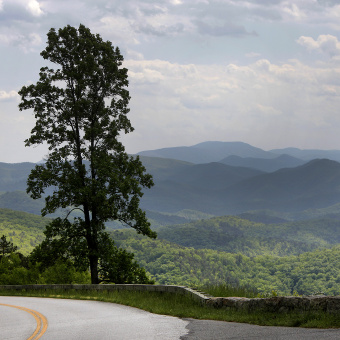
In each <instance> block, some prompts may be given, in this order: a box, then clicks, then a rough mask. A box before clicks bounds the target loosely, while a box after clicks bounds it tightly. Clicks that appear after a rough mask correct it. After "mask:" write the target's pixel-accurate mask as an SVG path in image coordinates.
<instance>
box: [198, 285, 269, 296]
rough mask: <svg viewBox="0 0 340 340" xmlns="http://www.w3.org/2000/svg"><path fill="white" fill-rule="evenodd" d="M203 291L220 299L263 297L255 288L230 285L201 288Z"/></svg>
mask: <svg viewBox="0 0 340 340" xmlns="http://www.w3.org/2000/svg"><path fill="white" fill-rule="evenodd" d="M199 289H200V290H201V291H203V292H205V293H208V294H210V295H212V296H215V297H217V296H219V297H230V296H233V297H247V298H256V297H262V296H260V294H259V293H258V291H257V290H256V289H255V288H252V287H242V286H233V285H230V284H215V285H213V284H209V285H205V286H202V287H200V288H199Z"/></svg>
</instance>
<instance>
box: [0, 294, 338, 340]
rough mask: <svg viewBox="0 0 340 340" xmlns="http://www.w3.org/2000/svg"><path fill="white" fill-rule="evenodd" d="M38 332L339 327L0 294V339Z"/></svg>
mask: <svg viewBox="0 0 340 340" xmlns="http://www.w3.org/2000/svg"><path fill="white" fill-rule="evenodd" d="M8 305H10V306H8ZM15 306H16V307H15ZM17 307H23V308H24V309H19V308H17ZM44 317H46V319H44ZM47 323H48V325H47ZM46 326H47V327H46ZM44 327H45V328H44ZM34 332H36V334H35V336H34V337H33V334H34ZM40 336H41V339H50V340H55V339H58V340H59V339H70V340H73V339H74V340H79V339H82V340H94V339H101V340H105V339H115V340H127V339H128V340H134V339H135V340H153V339H157V340H172V339H173V340H180V339H181V340H222V339H223V340H224V339H238V340H241V339H261V340H262V339H278V340H286V339H289V340H300V339H301V340H303V339H318V340H319V339H329V340H333V339H337V340H338V339H340V330H332V329H330V330H316V329H303V328H286V327H261V326H254V325H248V324H240V323H233V322H220V321H206V320H193V319H179V318H174V317H169V316H163V315H156V314H151V313H148V312H145V311H142V310H139V309H136V308H131V307H126V306H122V305H117V304H113V303H107V302H99V301H78V300H62V299H48V298H46V299H41V298H30V297H7V296H0V338H1V340H9V339H11V340H20V339H32V340H33V339H35V340H36V339H39V338H40Z"/></svg>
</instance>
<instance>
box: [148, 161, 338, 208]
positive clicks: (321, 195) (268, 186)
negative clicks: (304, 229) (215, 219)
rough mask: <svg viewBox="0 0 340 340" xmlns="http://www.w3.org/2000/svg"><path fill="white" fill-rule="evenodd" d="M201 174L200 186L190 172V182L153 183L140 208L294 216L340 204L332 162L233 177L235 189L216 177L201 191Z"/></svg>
mask: <svg viewBox="0 0 340 340" xmlns="http://www.w3.org/2000/svg"><path fill="white" fill-rule="evenodd" d="M212 164H214V163H212ZM200 166H202V165H200ZM196 167H198V166H196ZM193 169H195V168H194V167H193ZM197 169H199V168H197ZM197 169H195V170H197ZM235 169H240V168H235ZM241 169H242V168H241ZM242 170H243V169H242ZM236 171H237V170H236ZM239 171H240V170H239ZM226 173H228V174H229V172H226ZM203 174H204V172H201V175H202V177H200V181H201V182H202V183H201V184H200V185H198V184H199V181H197V180H196V179H197V178H198V176H197V175H196V174H194V172H193V176H192V178H190V176H187V177H186V176H183V175H182V176H179V177H178V178H177V179H176V178H175V177H173V178H171V180H167V181H160V182H159V183H156V185H155V187H153V188H152V189H150V190H147V191H146V192H145V195H144V197H143V199H142V206H143V207H144V208H146V209H149V210H156V211H163V212H166V211H167V212H175V211H177V210H181V209H193V210H200V211H203V212H206V213H211V214H215V215H224V214H235V213H242V212H245V211H248V210H260V209H271V210H276V211H283V212H285V211H287V212H289V211H291V212H297V211H302V210H306V209H310V208H313V209H316V208H317V209H320V208H325V207H328V206H331V205H333V204H336V203H338V202H340V186H339V183H340V164H339V163H337V162H335V161H330V160H325V159H323V160H314V161H311V162H309V163H307V164H304V165H302V166H299V167H296V168H291V169H288V168H287V169H281V170H278V171H276V172H273V173H266V174H259V175H255V176H252V177H249V178H246V179H243V180H240V179H239V178H237V177H234V180H235V181H236V183H234V184H232V180H231V177H230V178H229V182H228V181H227V180H226V181H225V182H223V181H222V180H221V179H220V178H217V177H216V182H215V183H214V181H213V176H209V175H208V176H207V177H206V178H207V180H208V181H210V183H211V184H210V185H207V186H205V184H204V180H203V178H204V176H203ZM228 176H230V175H228ZM228 176H227V175H226V177H228ZM228 184H229V186H228Z"/></svg>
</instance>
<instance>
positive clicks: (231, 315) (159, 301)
mask: <svg viewBox="0 0 340 340" xmlns="http://www.w3.org/2000/svg"><path fill="white" fill-rule="evenodd" d="M0 295H11V296H17V295H19V296H37V297H49V298H62V299H79V300H96V301H105V302H111V303H118V304H123V305H126V306H131V307H136V308H140V309H143V310H146V311H149V312H151V313H155V314H162V315H171V316H176V317H180V318H194V319H201V320H203V319H204V320H220V321H229V322H242V323H249V324H256V325H262V326H286V327H310V328H340V318H339V316H338V315H332V314H325V313H322V312H308V313H297V312H294V313H263V312H253V313H247V312H241V311H230V310H228V311H227V310H225V309H216V308H213V307H208V306H202V305H201V304H200V303H199V302H197V301H194V300H193V299H192V298H190V297H188V296H183V295H179V294H171V293H158V292H132V291H119V292H117V291H110V292H108V291H75V290H70V291H62V290H60V291H56V290H53V291H52V290H43V291H8V290H7V291H6V290H0Z"/></svg>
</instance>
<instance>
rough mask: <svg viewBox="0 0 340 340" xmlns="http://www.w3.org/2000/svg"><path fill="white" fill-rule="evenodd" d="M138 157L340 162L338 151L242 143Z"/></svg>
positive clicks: (206, 144) (167, 150) (204, 145)
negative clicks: (288, 158) (285, 157)
mask: <svg viewBox="0 0 340 340" xmlns="http://www.w3.org/2000/svg"><path fill="white" fill-rule="evenodd" d="M138 155H141V156H150V157H161V158H172V159H177V160H181V161H187V162H191V163H195V164H200V163H210V162H221V161H222V160H224V159H225V158H227V157H229V156H238V157H242V158H263V159H274V158H277V157H278V156H280V155H288V156H291V157H294V158H297V159H300V160H303V161H305V162H306V161H310V160H312V159H316V158H327V159H330V160H334V161H340V150H301V149H297V148H285V149H273V150H269V151H264V150H262V149H260V148H256V147H254V146H251V145H249V144H247V143H243V142H203V143H199V144H196V145H193V146H181V147H173V148H163V149H156V150H148V151H142V152H139V153H138Z"/></svg>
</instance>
